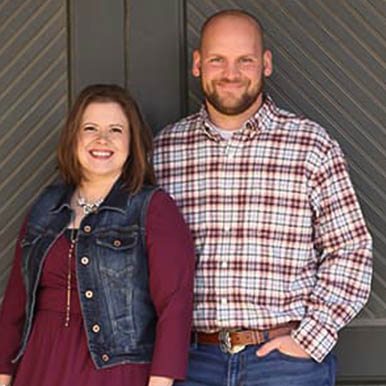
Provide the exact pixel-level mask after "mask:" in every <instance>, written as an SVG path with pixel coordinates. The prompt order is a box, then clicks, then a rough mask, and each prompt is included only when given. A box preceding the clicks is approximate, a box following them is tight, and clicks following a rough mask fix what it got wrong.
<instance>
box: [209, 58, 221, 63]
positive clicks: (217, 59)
mask: <svg viewBox="0 0 386 386" xmlns="http://www.w3.org/2000/svg"><path fill="white" fill-rule="evenodd" d="M209 62H210V63H221V62H222V58H212V59H210V60H209Z"/></svg>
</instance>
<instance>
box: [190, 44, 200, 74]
mask: <svg viewBox="0 0 386 386" xmlns="http://www.w3.org/2000/svg"><path fill="white" fill-rule="evenodd" d="M192 74H193V76H194V77H195V78H198V77H199V76H200V75H201V53H200V51H199V50H194V51H193V63H192Z"/></svg>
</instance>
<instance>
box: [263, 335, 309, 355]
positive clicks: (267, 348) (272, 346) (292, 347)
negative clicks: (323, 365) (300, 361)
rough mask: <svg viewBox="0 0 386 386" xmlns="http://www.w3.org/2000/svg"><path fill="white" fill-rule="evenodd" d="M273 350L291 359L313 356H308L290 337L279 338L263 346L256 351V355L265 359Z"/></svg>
mask: <svg viewBox="0 0 386 386" xmlns="http://www.w3.org/2000/svg"><path fill="white" fill-rule="evenodd" d="M273 350H279V351H280V352H282V353H283V354H286V355H289V356H291V357H298V358H311V356H310V355H309V354H307V352H305V351H304V350H303V349H302V348H301V347H300V346H299V345H298V344H297V343H296V342H295V341H294V340H293V339H292V337H291V336H290V335H283V336H279V337H278V338H275V339H272V340H270V341H269V342H267V343H265V344H263V346H262V347H260V348H259V349H258V350H257V351H256V355H257V356H259V357H263V356H265V355H267V354H268V353H270V352H271V351H273Z"/></svg>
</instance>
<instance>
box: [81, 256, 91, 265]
mask: <svg viewBox="0 0 386 386" xmlns="http://www.w3.org/2000/svg"><path fill="white" fill-rule="evenodd" d="M80 262H81V263H82V264H83V265H87V264H88V263H89V262H90V259H89V258H88V257H87V256H83V257H82V258H81V259H80Z"/></svg>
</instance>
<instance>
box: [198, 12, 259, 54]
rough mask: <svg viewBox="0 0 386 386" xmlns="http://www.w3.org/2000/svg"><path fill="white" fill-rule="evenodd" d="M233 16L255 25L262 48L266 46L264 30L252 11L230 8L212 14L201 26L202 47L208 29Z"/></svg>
mask: <svg viewBox="0 0 386 386" xmlns="http://www.w3.org/2000/svg"><path fill="white" fill-rule="evenodd" d="M232 18H234V19H239V20H245V21H246V22H248V23H250V24H251V25H253V26H254V27H255V28H256V34H257V36H258V37H259V40H260V44H261V47H262V48H263V47H264V30H263V27H262V25H261V23H260V21H259V20H258V19H257V18H256V17H255V16H253V15H251V14H250V13H248V12H246V11H243V10H240V9H229V10H225V11H220V12H217V13H215V14H213V15H212V16H210V17H209V18H208V19H207V20H206V21H205V23H204V24H203V26H202V27H201V32H200V47H202V44H203V41H204V39H205V35H206V33H207V32H208V30H210V28H211V26H213V25H214V24H215V23H216V22H217V21H219V20H221V19H232ZM263 49H264V48H263Z"/></svg>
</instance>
